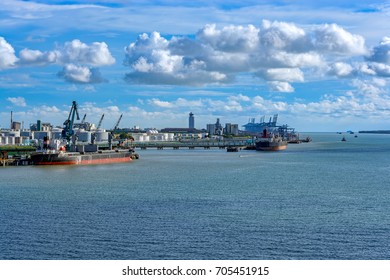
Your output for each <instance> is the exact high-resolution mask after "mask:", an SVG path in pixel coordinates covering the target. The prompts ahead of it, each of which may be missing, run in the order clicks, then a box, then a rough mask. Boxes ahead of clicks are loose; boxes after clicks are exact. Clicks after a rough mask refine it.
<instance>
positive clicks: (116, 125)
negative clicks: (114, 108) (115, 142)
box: [112, 114, 123, 133]
mask: <svg viewBox="0 0 390 280" xmlns="http://www.w3.org/2000/svg"><path fill="white" fill-rule="evenodd" d="M122 116H123V114H121V115H120V117H119V119H118V121H117V122H116V124H115V126H114V129H113V130H112V133H114V132H115V130H117V129H118V127H119V123H120V122H121V119H122Z"/></svg>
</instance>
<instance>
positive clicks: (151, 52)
mask: <svg viewBox="0 0 390 280" xmlns="http://www.w3.org/2000/svg"><path fill="white" fill-rule="evenodd" d="M366 53H367V50H366V46H365V41H364V38H363V37H362V36H360V35H356V34H352V33H350V32H348V31H346V30H345V29H343V28H342V27H340V26H338V25H336V24H324V25H317V26H306V27H305V28H303V27H298V26H297V25H295V24H294V23H286V22H278V21H274V22H271V21H267V20H264V21H263V22H262V25H261V26H260V27H258V28H257V27H255V26H253V25H247V26H242V25H227V26H224V27H222V28H217V26H216V25H215V24H209V25H206V26H205V27H204V28H202V29H201V30H199V31H198V33H197V34H196V37H195V38H193V39H192V38H189V37H182V38H179V37H172V38H171V39H169V40H168V39H165V38H163V37H162V36H161V35H160V34H159V33H158V32H153V33H151V34H150V35H147V34H142V35H140V36H139V37H138V39H137V40H136V41H135V42H133V43H131V44H130V45H129V46H128V47H127V48H126V49H125V54H126V56H125V61H124V65H125V66H128V67H130V69H131V72H129V73H128V74H127V75H126V80H127V81H128V82H131V83H134V82H135V83H137V82H138V83H150V84H178V85H204V84H210V83H220V84H224V83H230V82H233V81H234V79H235V77H236V76H238V75H239V74H243V73H252V74H256V75H257V76H260V77H261V78H263V79H265V80H266V81H270V82H271V83H269V85H270V86H271V89H272V90H278V91H285V92H291V91H292V90H293V87H292V86H291V85H290V84H289V83H293V82H303V81H304V74H303V73H304V70H307V71H310V72H311V74H312V75H313V74H314V73H316V71H317V72H318V73H321V71H322V69H328V72H329V73H330V74H332V75H335V76H337V77H347V76H349V75H350V74H352V73H353V69H350V68H348V66H347V63H346V62H344V59H353V58H354V57H357V56H361V55H364V54H366ZM328 63H330V64H331V65H330V66H327V64H328ZM320 70H321V71H320ZM382 73H383V71H382ZM276 82H278V83H276Z"/></svg>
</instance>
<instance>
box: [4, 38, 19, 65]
mask: <svg viewBox="0 0 390 280" xmlns="http://www.w3.org/2000/svg"><path fill="white" fill-rule="evenodd" d="M17 61H18V58H17V57H16V56H15V50H14V48H13V47H12V46H11V45H10V44H9V43H8V42H7V41H6V40H5V39H4V38H3V37H0V70H2V69H7V68H11V67H14V66H15V63H16V62H17Z"/></svg>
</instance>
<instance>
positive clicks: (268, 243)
mask: <svg viewBox="0 0 390 280" xmlns="http://www.w3.org/2000/svg"><path fill="white" fill-rule="evenodd" d="M308 135H310V136H311V137H312V138H313V141H312V142H311V143H302V144H290V145H289V146H288V147H287V150H286V151H280V152H257V151H239V152H237V153H236V152H232V153H228V152H226V150H219V149H210V150H203V149H195V150H189V149H180V150H172V149H165V150H155V149H148V150H138V151H137V152H138V153H139V154H140V159H139V160H135V161H133V162H131V163H125V164H122V163H121V164H111V165H96V166H46V167H39V166H25V167H1V168H0V215H1V216H0V218H1V222H0V259H278V260H284V259H390V238H389V236H390V215H389V214H390V176H389V175H390V135H370V134H358V137H354V135H350V134H344V135H343V136H345V137H346V139H347V141H346V142H342V141H341V138H342V135H339V134H336V133H322V134H319V133H311V134H308Z"/></svg>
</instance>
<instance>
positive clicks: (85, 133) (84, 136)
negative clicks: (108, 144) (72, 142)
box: [77, 131, 92, 143]
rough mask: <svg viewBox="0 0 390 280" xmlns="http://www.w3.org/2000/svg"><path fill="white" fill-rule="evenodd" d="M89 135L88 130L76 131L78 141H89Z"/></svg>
mask: <svg viewBox="0 0 390 280" xmlns="http://www.w3.org/2000/svg"><path fill="white" fill-rule="evenodd" d="M91 135H92V133H91V132H90V131H80V132H79V133H77V136H78V141H81V142H87V143H91Z"/></svg>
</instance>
